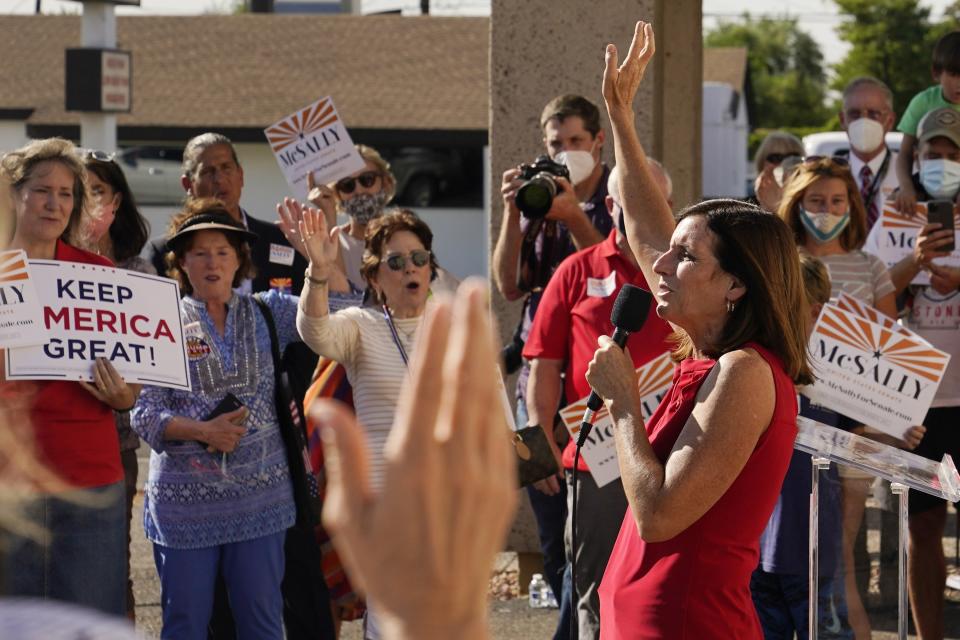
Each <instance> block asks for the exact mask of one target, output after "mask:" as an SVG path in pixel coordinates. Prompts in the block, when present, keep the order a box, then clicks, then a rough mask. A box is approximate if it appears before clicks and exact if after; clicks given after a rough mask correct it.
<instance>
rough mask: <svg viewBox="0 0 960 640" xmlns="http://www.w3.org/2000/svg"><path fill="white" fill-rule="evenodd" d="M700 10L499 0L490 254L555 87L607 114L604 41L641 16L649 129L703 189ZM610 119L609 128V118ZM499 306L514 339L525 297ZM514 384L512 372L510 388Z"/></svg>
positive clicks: (528, 525) (693, 190) (655, 147)
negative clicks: (648, 61) (512, 179)
mask: <svg viewBox="0 0 960 640" xmlns="http://www.w3.org/2000/svg"><path fill="white" fill-rule="evenodd" d="M700 15H701V7H700V0H604V1H603V2H595V1H593V0H568V1H566V2H563V3H558V2H556V1H555V0H526V1H525V2H516V0H492V11H491V21H490V164H491V166H490V176H491V183H492V184H491V186H490V202H491V207H490V209H489V211H490V221H489V222H490V235H489V237H490V247H489V249H490V251H491V253H492V250H493V245H494V244H495V243H496V239H497V236H498V234H499V231H500V220H501V216H502V205H501V199H500V179H501V176H502V174H503V172H504V171H505V170H506V169H508V168H509V167H512V166H515V165H517V164H518V163H520V162H529V161H531V160H533V158H534V157H535V156H536V155H538V154H539V153H542V152H543V144H542V133H541V131H540V127H539V118H540V112H541V110H542V109H543V106H544V105H545V104H546V103H547V101H548V100H549V99H550V98H553V97H554V96H556V95H559V94H562V93H578V94H581V95H583V96H585V97H587V98H589V99H590V100H592V101H593V102H595V103H596V104H597V105H598V106H599V107H600V111H601V113H604V114H605V108H604V106H603V97H602V95H601V80H602V77H603V58H604V50H605V47H606V45H607V43H608V42H614V43H616V44H617V46H618V48H620V50H621V51H622V52H623V53H622V54H621V55H623V54H625V53H626V49H627V47H628V46H629V43H630V38H631V37H632V34H633V28H634V24H635V23H636V20H638V19H641V18H642V19H647V20H650V19H652V20H653V21H654V26H655V28H656V30H657V46H658V52H657V62H656V64H655V65H653V66H652V68H651V69H650V70H649V71H648V77H647V78H646V79H645V80H644V84H643V86H642V87H641V89H640V94H639V96H638V97H637V102H636V108H637V125H638V129H639V132H640V136H641V139H642V141H643V142H644V144H645V145H647V149H648V150H649V151H650V153H651V154H653V155H654V156H656V157H658V158H662V159H664V160H665V161H666V162H665V164H666V166H667V168H668V170H669V171H670V172H671V173H672V174H673V177H674V185H675V194H676V195H675V196H674V198H675V201H676V203H677V204H678V205H685V204H687V203H688V202H689V201H692V200H693V199H694V198H695V197H698V196H699V185H700V164H699V154H700V133H699V130H700V95H701V94H700V85H701V82H702V78H701V76H702V71H701V68H702V62H701V55H702V54H701V48H702V47H701V35H700ZM665 114H669V116H668V117H666V116H665ZM604 126H605V128H607V129H608V136H609V127H608V125H606V124H604ZM603 158H604V160H605V161H607V162H608V163H611V164H612V162H613V141H612V138H609V137H608V143H607V144H606V145H605V148H604V150H603ZM491 268H492V266H491ZM493 307H494V313H495V314H496V315H497V317H498V319H499V322H500V331H501V335H502V337H503V340H504V342H506V341H507V340H508V339H509V337H510V336H511V335H512V333H513V330H514V327H515V326H516V324H517V320H518V317H519V313H520V304H519V303H507V302H506V301H505V300H504V299H503V298H502V297H501V296H500V295H499V294H498V293H496V292H494V296H493ZM512 388H513V383H512V381H508V389H512ZM521 504H522V507H521V510H520V514H519V516H518V518H517V523H516V524H515V526H514V529H513V531H512V533H511V536H510V539H509V541H508V546H509V548H511V549H515V550H517V551H521V552H531V551H538V550H539V546H538V543H537V535H536V528H535V527H534V526H533V518H532V514H531V513H530V512H529V507H528V506H527V501H526V500H522V501H521ZM523 579H524V578H523V577H521V582H522V581H523ZM527 579H529V577H527Z"/></svg>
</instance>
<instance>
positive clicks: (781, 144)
mask: <svg viewBox="0 0 960 640" xmlns="http://www.w3.org/2000/svg"><path fill="white" fill-rule="evenodd" d="M771 153H782V154H785V155H796V156H801V157H802V156H803V143H802V142H800V138H798V137H797V136H795V135H793V134H792V133H787V132H786V131H771V132H770V133H768V134H767V137H766V138H764V139H763V142H761V143H760V146H759V147H758V148H757V152H756V153H755V154H753V166H755V167H756V168H757V173H760V172H761V171H763V163H764V161H766V159H767V156H768V155H770V154H771Z"/></svg>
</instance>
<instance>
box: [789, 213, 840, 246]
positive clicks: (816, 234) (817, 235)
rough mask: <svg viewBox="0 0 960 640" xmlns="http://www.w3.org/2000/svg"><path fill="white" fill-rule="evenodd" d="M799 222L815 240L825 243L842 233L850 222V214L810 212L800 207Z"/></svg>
mask: <svg viewBox="0 0 960 640" xmlns="http://www.w3.org/2000/svg"><path fill="white" fill-rule="evenodd" d="M800 222H802V223H803V227H804V228H805V229H806V230H807V233H809V234H810V235H811V236H812V237H813V239H814V240H815V241H816V242H818V243H819V244H825V243H827V242H830V241H831V240H833V239H834V238H836V237H837V236H839V235H840V234H841V233H843V230H844V229H846V228H847V224H849V223H850V214H849V213H844V214H843V215H839V216H838V215H836V214H835V213H827V212H824V213H810V212H809V211H807V210H806V209H804V208H803V207H800Z"/></svg>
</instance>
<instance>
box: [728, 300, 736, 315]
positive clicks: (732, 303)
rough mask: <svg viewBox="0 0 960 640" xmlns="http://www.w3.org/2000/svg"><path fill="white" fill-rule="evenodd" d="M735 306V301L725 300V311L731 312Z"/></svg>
mask: <svg viewBox="0 0 960 640" xmlns="http://www.w3.org/2000/svg"><path fill="white" fill-rule="evenodd" d="M736 308H737V303H736V302H734V301H733V300H727V313H733V310H734V309H736Z"/></svg>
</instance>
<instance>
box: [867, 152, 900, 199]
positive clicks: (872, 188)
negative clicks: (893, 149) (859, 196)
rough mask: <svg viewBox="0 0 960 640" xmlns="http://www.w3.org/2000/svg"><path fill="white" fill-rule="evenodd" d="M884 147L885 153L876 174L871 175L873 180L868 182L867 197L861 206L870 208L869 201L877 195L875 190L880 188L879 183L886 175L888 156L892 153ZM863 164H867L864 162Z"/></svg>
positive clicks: (888, 164) (888, 162)
mask: <svg viewBox="0 0 960 640" xmlns="http://www.w3.org/2000/svg"><path fill="white" fill-rule="evenodd" d="M884 148H885V149H886V153H887V155H885V156H884V157H883V163H882V164H881V165H880V170H879V171H877V173H876V175H874V176H873V181H872V182H871V183H870V190H869V191H868V192H867V197H866V198H865V199H864V201H863V206H864V207H867V208H870V203H871V202H873V199H874V198H875V197H877V191H878V190H879V189H880V183H881V182H883V179H884V177H886V175H887V169H888V168H889V166H890V156H892V155H893V154H892V153H890V148H889V147H884ZM864 166H869V165H867V164H864Z"/></svg>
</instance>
